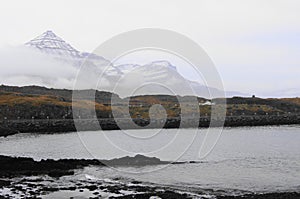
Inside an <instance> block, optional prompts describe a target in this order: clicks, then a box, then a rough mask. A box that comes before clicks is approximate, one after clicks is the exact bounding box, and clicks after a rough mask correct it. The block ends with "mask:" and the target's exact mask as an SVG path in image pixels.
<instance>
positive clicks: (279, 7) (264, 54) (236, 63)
mask: <svg viewBox="0 0 300 199" xmlns="http://www.w3.org/2000/svg"><path fill="white" fill-rule="evenodd" d="M0 24H1V31H0V47H1V48H5V47H7V46H14V45H20V44H23V43H25V42H27V41H28V40H30V39H32V38H34V37H35V36H37V35H39V34H41V33H43V32H44V31H46V30H53V31H54V32H55V33H56V34H57V35H59V36H60V37H62V38H63V39H65V40H66V41H67V42H69V43H70V44H72V45H73V46H74V47H75V48H77V49H78V50H80V51H89V52H91V51H93V50H94V49H95V48H96V47H97V46H98V45H99V44H101V42H103V41H105V40H107V39H109V38H111V37H112V36H113V35H117V34H119V33H122V32H125V31H130V30H134V29H138V28H148V27H151V28H164V29H169V30H173V31H177V32H179V33H181V34H184V35H186V36H188V37H189V38H191V39H193V40H194V41H196V42H197V43H198V44H200V45H201V46H202V47H203V48H204V49H205V51H206V52H207V53H208V55H209V56H210V57H211V59H212V60H213V61H214V63H215V65H216V67H217V68H218V70H219V71H220V74H221V76H222V79H223V82H224V86H225V88H226V90H236V91H240V92H245V93H251V94H252V93H255V94H257V95H261V96H277V95H279V96H296V95H298V96H300V78H299V75H300V1H298V0H281V1H278V0H219V1H216V0H206V1H202V0H194V1H193V0H189V1H183V0H181V1H178V0H164V1H162V0H151V1H150V0H149V1H143V0H126V1H125V0H118V1H116V0H107V1H101V0H95V1H83V0H81V1H79V0H77V1H76V0H72V1H71V0H70V1H67V0H66V1H58V0H52V1H41V0H36V1H34V0H26V1H16V0H10V1H8V0H7V1H2V3H1V6H0ZM0 59H1V58H0ZM20 70H22V69H20ZM19 72H20V71H19Z"/></svg>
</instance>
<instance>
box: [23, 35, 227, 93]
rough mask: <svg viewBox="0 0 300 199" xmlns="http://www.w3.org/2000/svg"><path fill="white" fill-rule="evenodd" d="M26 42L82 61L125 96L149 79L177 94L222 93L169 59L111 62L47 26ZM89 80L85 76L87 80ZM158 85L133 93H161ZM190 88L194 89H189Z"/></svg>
mask: <svg viewBox="0 0 300 199" xmlns="http://www.w3.org/2000/svg"><path fill="white" fill-rule="evenodd" d="M25 46H27V47H30V48H31V49H34V50H37V51H39V52H41V53H43V54H45V55H47V56H50V57H53V58H54V59H56V60H59V61H62V62H64V63H67V64H69V65H72V66H74V67H76V68H78V67H79V66H80V65H82V63H84V64H85V66H88V67H87V68H88V70H87V71H85V72H88V73H90V74H92V76H91V78H96V77H97V75H99V74H102V77H104V79H105V81H106V82H105V87H104V86H103V87H101V88H100V89H103V90H108V91H114V92H117V93H118V94H120V95H121V96H125V97H126V95H131V94H132V93H131V91H130V88H136V87H139V86H140V85H143V84H147V83H149V82H156V83H157V85H158V84H161V85H165V88H166V87H168V88H171V90H173V91H175V93H176V94H178V95H191V94H196V95H198V96H202V97H209V96H210V95H209V93H210V92H213V93H214V94H216V93H220V94H221V93H222V92H221V91H220V90H218V89H215V88H209V90H210V92H208V88H207V87H206V86H204V85H202V84H200V83H198V82H192V81H189V80H187V79H186V78H184V77H183V76H182V75H181V74H180V73H179V72H178V71H177V68H176V66H174V65H172V64H171V63H170V62H168V61H165V60H159V61H153V62H151V63H149V64H145V65H138V64H130V63H129V64H122V65H113V64H111V62H110V61H109V60H107V59H105V58H104V57H102V56H99V55H96V54H93V53H88V52H80V51H79V50H77V49H75V48H74V47H72V46H71V45H70V44H69V43H67V42H66V41H64V40H63V39H62V38H60V37H59V36H57V35H56V34H55V33H53V32H52V31H50V30H48V31H46V32H44V33H43V34H41V35H40V36H38V37H36V38H34V39H32V40H30V41H29V42H27V43H26V44H25ZM107 66H110V67H107ZM87 76H88V75H87ZM88 80H89V79H88V78H87V82H88ZM116 83H118V84H119V85H118V86H119V87H118V89H117V90H115V84H116ZM157 85H156V86H153V87H149V86H148V87H147V90H146V91H141V90H140V92H141V93H135V94H147V92H148V91H149V92H150V93H151V94H155V92H156V93H159V94H164V93H165V91H166V90H165V88H163V87H160V86H157ZM191 88H192V90H194V91H195V92H193V93H190V92H189V91H191ZM118 91H119V92H118ZM167 94H170V93H167ZM173 94H174V93H173Z"/></svg>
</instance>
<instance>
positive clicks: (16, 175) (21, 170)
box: [0, 155, 300, 199]
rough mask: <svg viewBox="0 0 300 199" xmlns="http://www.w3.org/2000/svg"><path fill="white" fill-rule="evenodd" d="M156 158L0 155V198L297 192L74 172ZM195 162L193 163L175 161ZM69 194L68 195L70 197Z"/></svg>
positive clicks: (247, 198)
mask: <svg viewBox="0 0 300 199" xmlns="http://www.w3.org/2000/svg"><path fill="white" fill-rule="evenodd" d="M169 163H170V162H167V161H161V160H159V159H158V158H155V157H153V158H151V157H146V156H142V155H136V156H135V157H128V156H127V157H122V158H117V159H112V160H95V159H94V160H86V159H60V160H51V159H47V160H41V161H35V160H33V159H32V158H25V157H9V156H0V165H1V166H0V198H5V199H6V198H61V197H63V198H66V196H68V198H73V197H72V196H73V195H76V196H80V198H108V197H109V198H123V199H129V198H151V197H155V198H163V199H164V198H174V199H176V198H180V199H183V198H216V199H273V198H278V199H296V198H299V197H300V192H279V193H264V194H258V193H245V194H244V195H235V196H231V195H226V194H224V193H223V192H222V191H214V190H193V191H184V189H180V188H172V187H165V186H162V185H154V184H143V183H142V182H139V181H134V180H132V181H130V182H128V181H127V182H123V181H122V180H121V179H112V180H109V181H107V180H103V179H97V178H94V177H93V176H88V175H84V176H83V177H80V178H78V179H74V178H72V176H74V175H78V173H76V171H78V170H79V169H83V168H84V167H86V166H100V167H103V166H106V165H108V164H110V165H114V166H145V165H157V164H169ZM180 163H194V162H177V163H176V164H180ZM69 196H70V197H69Z"/></svg>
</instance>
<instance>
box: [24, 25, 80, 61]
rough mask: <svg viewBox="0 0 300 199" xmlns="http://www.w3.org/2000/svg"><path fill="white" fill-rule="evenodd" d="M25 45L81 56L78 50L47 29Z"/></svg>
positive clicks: (48, 51)
mask: <svg viewBox="0 0 300 199" xmlns="http://www.w3.org/2000/svg"><path fill="white" fill-rule="evenodd" d="M25 45H26V46H30V47H34V48H37V49H39V50H40V51H42V52H45V53H49V54H53V55H57V56H67V57H81V54H80V52H79V51H78V50H76V49H75V48H73V47H72V46H71V45H70V44H68V43H67V42H65V41H64V40H63V39H62V38H60V37H58V36H57V35H56V34H55V33H54V32H53V31H51V30H47V31H46V32H44V33H43V34H41V35H39V36H37V37H36V38H34V39H32V40H30V41H29V42H27V43H25Z"/></svg>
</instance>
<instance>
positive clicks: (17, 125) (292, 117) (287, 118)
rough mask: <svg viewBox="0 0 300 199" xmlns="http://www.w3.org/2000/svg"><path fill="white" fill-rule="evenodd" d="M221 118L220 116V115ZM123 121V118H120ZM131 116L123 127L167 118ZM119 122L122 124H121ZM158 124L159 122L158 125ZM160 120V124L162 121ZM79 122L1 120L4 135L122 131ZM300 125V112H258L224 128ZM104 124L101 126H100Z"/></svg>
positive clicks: (170, 122)
mask: <svg viewBox="0 0 300 199" xmlns="http://www.w3.org/2000/svg"><path fill="white" fill-rule="evenodd" d="M216 119H217V118H216ZM118 120H119V119H118ZM210 120H211V118H210V117H200V119H199V125H198V127H199V128H207V127H209V126H210V122H211V121H210ZM129 121H131V119H123V120H122V119H121V120H120V121H119V122H120V123H121V126H122V129H138V128H139V127H140V128H142V129H146V128H148V129H151V128H153V129H155V128H161V126H162V125H163V123H161V122H164V121H161V120H155V121H154V125H153V124H152V125H148V124H149V122H150V121H149V120H147V119H133V121H134V123H135V124H137V126H134V125H132V124H131V123H129ZM195 122H197V121H195V119H193V118H192V119H190V120H185V122H183V123H182V124H181V120H180V118H168V119H167V120H166V121H165V123H164V126H163V128H165V129H172V128H191V127H194V126H195V125H194V124H195ZM120 123H119V124H120ZM155 123H156V124H157V125H155ZM159 123H160V124H159ZM76 124H77V125H79V128H78V129H76V127H75V123H74V120H73V119H48V120H47V119H46V120H45V119H35V120H1V121H0V136H9V135H13V134H17V133H62V132H74V131H96V130H120V127H119V126H118V125H117V123H116V121H115V120H114V119H113V118H100V119H77V120H76ZM291 124H300V115H298V114H287V115H279V116H275V115H264V116H261V115H256V116H246V115H243V116H227V117H226V119H225V123H224V127H241V126H268V125H291ZM100 126H101V127H100ZM221 126H223V123H222V120H220V121H218V120H215V121H214V126H212V127H221ZM77 127H78V126H77Z"/></svg>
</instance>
